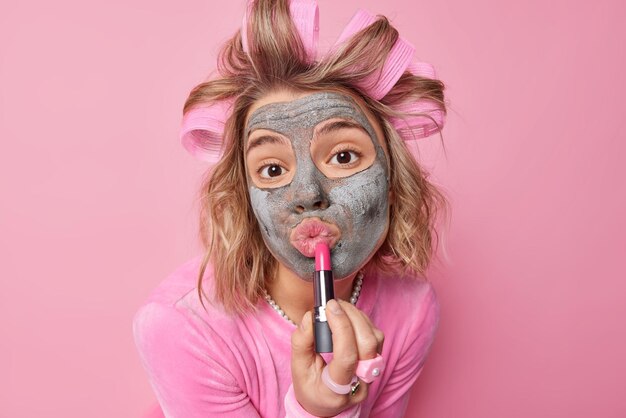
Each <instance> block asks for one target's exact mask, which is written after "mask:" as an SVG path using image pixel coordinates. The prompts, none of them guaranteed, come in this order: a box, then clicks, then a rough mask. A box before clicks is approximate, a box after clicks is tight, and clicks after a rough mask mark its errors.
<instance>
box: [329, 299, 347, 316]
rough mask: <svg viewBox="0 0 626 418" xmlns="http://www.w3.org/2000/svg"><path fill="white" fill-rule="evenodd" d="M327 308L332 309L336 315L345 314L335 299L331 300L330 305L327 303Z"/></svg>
mask: <svg viewBox="0 0 626 418" xmlns="http://www.w3.org/2000/svg"><path fill="white" fill-rule="evenodd" d="M326 307H328V309H330V311H331V312H332V313H334V314H335V315H340V314H342V313H343V309H341V306H339V304H338V303H337V301H336V300H335V299H331V300H329V301H328V303H326Z"/></svg>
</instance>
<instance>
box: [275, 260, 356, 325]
mask: <svg viewBox="0 0 626 418" xmlns="http://www.w3.org/2000/svg"><path fill="white" fill-rule="evenodd" d="M362 285H363V272H362V271H359V272H358V273H357V275H356V280H355V281H354V286H353V287H352V295H351V296H350V303H351V304H353V305H356V302H357V300H359V295H360V294H361V286H362ZM265 300H266V301H267V303H269V304H270V306H271V307H272V308H274V310H275V311H276V312H278V314H279V315H280V316H282V317H283V318H285V319H286V320H287V321H288V322H290V323H291V324H293V325H296V323H295V322H293V321H292V320H291V319H290V318H289V317H288V316H287V314H286V313H285V311H283V310H282V309H280V306H278V304H277V303H276V302H274V299H272V297H271V296H270V294H269V293H267V289H265Z"/></svg>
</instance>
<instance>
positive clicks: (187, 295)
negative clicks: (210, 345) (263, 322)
mask: <svg viewBox="0 0 626 418" xmlns="http://www.w3.org/2000/svg"><path fill="white" fill-rule="evenodd" d="M201 264H202V256H197V257H194V258H192V259H190V260H188V261H186V262H185V263H183V264H181V265H180V266H178V267H177V268H176V269H174V271H172V272H171V273H170V274H169V275H168V276H167V277H166V278H165V279H164V280H162V281H161V282H160V283H159V284H158V285H157V287H156V288H154V289H153V290H152V292H150V294H149V295H148V297H147V298H146V299H145V300H144V301H143V302H142V303H141V305H140V306H139V308H138V309H137V311H136V312H135V315H134V317H133V330H134V333H135V335H136V336H138V335H142V334H143V335H146V334H152V335H155V336H156V335H167V336H169V337H170V338H171V337H174V336H175V335H178V337H179V338H180V337H184V336H188V335H189V334H190V333H194V334H197V335H201V336H202V338H203V339H204V340H206V339H207V337H211V336H215V337H217V336H219V335H220V334H222V333H224V332H231V331H232V329H234V328H235V327H236V325H235V322H236V318H235V317H233V316H231V315H228V314H226V313H225V312H224V311H223V310H222V309H221V308H220V307H219V306H218V305H217V304H215V303H213V302H212V300H211V296H210V291H209V293H208V294H207V291H206V290H205V295H207V298H205V300H204V304H202V303H201V301H200V296H199V294H198V277H199V273H200V267H201ZM212 282H213V272H212V268H211V266H210V265H208V266H207V269H206V271H205V274H204V277H203V288H205V289H210V288H211V287H212Z"/></svg>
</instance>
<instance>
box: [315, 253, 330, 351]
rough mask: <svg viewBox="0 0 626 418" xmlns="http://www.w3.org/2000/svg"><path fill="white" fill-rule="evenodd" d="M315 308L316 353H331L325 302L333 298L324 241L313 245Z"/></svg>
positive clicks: (328, 261) (327, 255) (328, 256)
mask: <svg viewBox="0 0 626 418" xmlns="http://www.w3.org/2000/svg"><path fill="white" fill-rule="evenodd" d="M313 292H314V297H315V308H314V315H313V335H314V340H315V352H316V353H332V351H333V338H332V333H331V332H330V327H329V326H328V321H327V320H326V303H327V302H328V301H329V300H331V299H334V298H335V287H334V282H333V271H332V264H331V260H330V249H329V248H328V245H327V244H326V243H323V242H320V243H318V244H317V245H316V246H315V276H314V278H313Z"/></svg>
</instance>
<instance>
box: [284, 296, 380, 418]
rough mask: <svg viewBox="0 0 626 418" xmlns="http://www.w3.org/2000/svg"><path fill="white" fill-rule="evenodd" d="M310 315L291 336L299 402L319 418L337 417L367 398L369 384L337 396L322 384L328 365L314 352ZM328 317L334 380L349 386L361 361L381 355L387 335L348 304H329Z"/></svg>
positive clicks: (307, 314)
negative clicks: (331, 340) (323, 374)
mask: <svg viewBox="0 0 626 418" xmlns="http://www.w3.org/2000/svg"><path fill="white" fill-rule="evenodd" d="M311 315H312V314H311V312H307V313H306V314H305V315H304V316H303V317H302V320H301V322H300V327H298V329H296V331H295V332H294V333H293V334H292V336H291V377H292V380H293V388H294V392H295V395H296V399H297V400H298V402H299V403H300V405H302V407H303V408H304V409H306V410H307V411H308V412H309V413H310V414H313V415H316V416H318V417H331V416H335V415H337V414H338V413H340V412H341V411H343V410H344V409H347V408H349V407H350V406H352V405H355V404H357V403H359V402H362V401H363V400H364V399H365V398H366V397H367V391H368V384H367V383H365V382H363V381H361V382H360V385H359V389H358V391H357V392H356V393H355V394H354V396H351V395H349V394H348V395H338V394H336V393H335V392H333V391H332V390H330V389H329V388H328V387H327V386H326V384H325V383H324V382H323V381H322V370H323V368H324V366H325V365H326V362H325V361H324V359H323V358H322V356H320V355H319V354H317V353H316V352H315V348H314V343H313V324H312V318H311ZM326 317H327V320H328V325H329V326H330V330H331V331H332V334H333V359H332V361H331V362H330V363H329V365H328V372H329V374H330V377H331V378H332V380H334V381H335V382H337V383H338V384H341V385H347V384H349V383H350V381H351V380H352V377H353V376H354V375H355V371H356V368H357V364H358V361H359V360H369V359H372V358H374V357H376V354H377V353H378V354H380V353H381V352H382V348H383V340H384V335H383V333H382V331H381V330H379V329H378V328H376V327H375V326H374V325H373V324H372V322H371V321H370V320H369V318H368V317H367V316H366V315H365V314H364V313H363V312H361V311H360V310H359V309H357V308H356V307H355V306H353V305H352V304H350V303H348V302H344V301H339V303H337V301H335V300H330V301H329V302H328V303H327V305H326Z"/></svg>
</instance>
